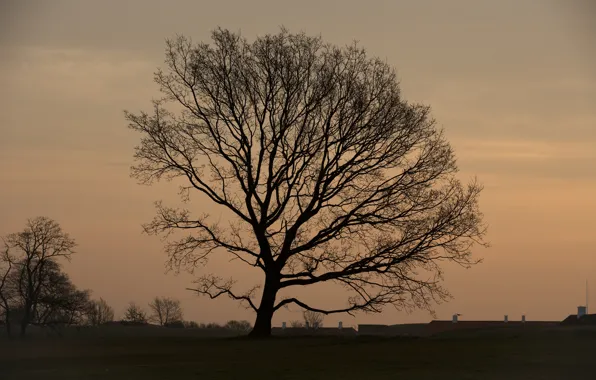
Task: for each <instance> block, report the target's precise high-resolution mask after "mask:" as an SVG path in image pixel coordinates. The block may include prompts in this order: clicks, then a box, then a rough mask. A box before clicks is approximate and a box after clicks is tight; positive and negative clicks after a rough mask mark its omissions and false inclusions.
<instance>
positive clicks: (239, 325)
mask: <svg viewBox="0 0 596 380" xmlns="http://www.w3.org/2000/svg"><path fill="white" fill-rule="evenodd" d="M224 327H225V328H226V329H228V330H234V331H238V332H241V333H249V332H250V330H251V329H252V326H251V325H250V322H249V321H235V320H231V321H228V322H227V323H226V324H225V326H224Z"/></svg>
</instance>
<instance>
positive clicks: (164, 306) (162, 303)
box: [149, 297, 182, 326]
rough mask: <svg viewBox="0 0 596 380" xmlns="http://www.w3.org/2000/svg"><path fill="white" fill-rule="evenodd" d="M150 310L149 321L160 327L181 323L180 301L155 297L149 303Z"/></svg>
mask: <svg viewBox="0 0 596 380" xmlns="http://www.w3.org/2000/svg"><path fill="white" fill-rule="evenodd" d="M149 308H150V309H151V317H150V319H151V320H152V321H154V322H156V323H159V324H160V325H161V326H165V325H167V324H171V323H172V322H177V321H182V307H181V306H180V301H178V300H175V299H173V298H168V297H155V299H154V300H153V301H152V302H151V303H149Z"/></svg>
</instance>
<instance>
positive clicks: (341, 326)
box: [337, 321, 344, 330]
mask: <svg viewBox="0 0 596 380" xmlns="http://www.w3.org/2000/svg"><path fill="white" fill-rule="evenodd" d="M343 327H344V324H343V322H342V321H339V325H338V326H337V328H338V329H340V330H341V329H342V328H343Z"/></svg>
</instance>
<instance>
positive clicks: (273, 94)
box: [126, 29, 484, 336]
mask: <svg viewBox="0 0 596 380" xmlns="http://www.w3.org/2000/svg"><path fill="white" fill-rule="evenodd" d="M212 39H213V44H212V45H209V44H206V43H199V44H193V43H192V41H191V40H190V39H188V38H185V37H183V36H179V37H177V38H175V39H173V40H169V41H168V42H167V49H166V61H165V63H166V66H167V67H166V69H165V70H159V71H157V73H156V75H155V78H156V82H157V84H158V85H159V86H160V89H161V91H162V92H163V93H164V98H163V99H161V100H157V101H155V102H154V107H153V111H152V113H151V114H148V113H144V112H142V113H139V114H132V113H129V112H126V118H127V120H128V121H129V122H130V124H129V126H130V128H132V129H133V130H135V131H138V132H140V133H141V134H142V139H141V143H140V145H139V146H137V148H136V152H135V159H136V164H135V165H134V166H133V168H132V175H133V176H134V177H135V178H137V179H138V180H139V181H140V182H141V183H144V184H151V183H153V182H154V181H158V180H160V179H168V180H171V179H182V183H183V185H182V187H181V195H182V197H183V200H185V201H189V196H190V194H197V195H200V196H201V197H202V198H201V199H202V201H204V200H207V201H210V202H212V203H213V204H214V205H216V206H219V207H220V210H222V211H226V212H227V213H228V214H226V217H227V219H228V223H227V226H225V225H222V224H221V222H218V221H216V220H215V219H214V218H212V217H210V216H209V215H206V214H205V215H199V216H193V215H191V213H190V211H189V210H186V209H177V208H171V207H167V206H165V205H163V204H162V203H160V202H158V203H157V204H156V208H157V216H156V217H155V219H154V220H153V221H152V222H151V223H149V224H147V225H145V226H144V228H145V231H146V232H147V233H149V234H164V235H165V236H166V237H167V236H169V235H170V234H171V233H173V232H175V231H179V232H187V233H188V235H186V236H184V237H182V238H180V239H170V240H169V242H168V243H167V244H166V252H167V254H168V266H169V267H170V268H172V269H176V270H180V269H187V270H190V271H192V270H194V269H195V268H197V267H201V266H203V265H204V264H205V263H206V262H207V260H208V258H209V257H210V256H211V255H212V254H218V255H220V254H222V253H224V252H225V253H227V254H229V255H231V257H232V258H234V259H237V260H241V261H242V262H244V263H246V265H248V266H252V267H255V268H258V269H260V270H261V271H262V275H263V282H262V283H261V284H259V285H257V286H255V287H253V288H250V289H248V290H246V291H238V290H237V289H235V288H234V281H233V279H224V278H222V277H220V276H218V275H216V274H209V275H205V276H203V277H200V278H198V279H197V280H196V285H197V286H196V287H195V288H194V289H193V290H195V291H196V292H198V293H200V294H205V295H208V296H209V297H211V298H216V297H219V296H222V295H226V296H229V297H231V298H233V299H235V300H239V301H242V302H244V303H245V304H246V305H247V306H248V307H250V308H252V309H254V310H255V311H256V314H257V317H256V321H255V324H254V328H253V330H252V332H251V335H253V336H268V335H270V331H271V318H272V316H273V314H274V312H275V311H276V310H279V309H280V308H282V307H284V306H288V305H290V304H296V305H298V306H300V307H302V308H304V309H307V310H311V311H317V312H321V313H326V314H328V313H341V312H348V313H352V312H356V311H365V312H379V311H380V310H381V308H382V307H383V305H387V304H393V305H395V306H396V307H401V308H414V307H424V308H427V309H430V307H431V303H432V302H433V301H437V302H438V301H441V300H443V299H445V298H446V297H448V293H447V291H446V290H445V289H444V288H443V287H441V285H440V279H441V273H442V271H441V267H440V263H441V262H444V261H451V262H456V263H458V264H461V265H464V266H469V265H471V264H474V263H476V262H477V261H476V260H475V259H474V258H472V256H471V247H472V246H473V245H474V244H475V243H479V244H484V243H483V241H482V237H483V234H484V226H483V225H482V217H481V213H480V212H479V210H478V206H477V200H478V196H479V193H480V191H481V186H480V185H479V184H478V183H476V181H472V182H471V183H470V184H468V185H467V186H464V185H462V184H461V183H460V181H459V180H458V179H457V178H456V173H457V166H456V162H455V158H454V154H453V151H452V149H451V147H450V145H449V143H448V142H447V141H446V140H445V137H444V135H443V133H442V131H441V129H439V128H438V127H437V126H436V124H435V122H434V120H433V119H432V118H431V117H430V110H429V107H426V106H423V105H418V104H410V103H408V102H406V101H405V100H403V99H402V97H401V94H400V89H399V85H398V82H397V79H396V74H395V72H394V70H393V69H392V68H391V67H389V66H388V65H387V64H386V63H385V62H383V61H381V60H380V59H371V58H368V57H367V55H366V53H365V51H364V50H363V49H361V48H359V47H358V46H357V45H355V44H354V45H351V46H347V47H344V48H339V47H336V46H332V45H329V44H325V43H323V41H322V40H321V38H318V37H309V36H306V35H304V34H291V33H289V32H288V31H286V30H282V31H281V32H280V33H278V34H276V35H266V36H263V37H259V38H257V39H256V40H255V41H254V42H252V43H249V42H247V41H246V40H245V39H244V38H243V37H242V36H241V35H239V34H235V33H232V32H229V31H227V30H222V29H218V30H215V31H214V32H213V34H212ZM172 104H174V105H175V106H176V107H178V108H177V110H178V111H175V110H174V108H167V106H168V105H172ZM228 216H229V217H228ZM170 237H171V236H170ZM321 282H333V283H337V284H341V285H343V286H344V287H345V288H346V289H347V290H348V292H349V293H350V296H349V298H348V302H347V304H346V305H345V307H339V308H324V307H320V306H313V305H310V304H307V303H305V302H303V301H301V300H300V299H298V298H296V297H283V298H281V299H280V296H281V293H282V292H285V291H287V290H288V289H291V288H292V287H296V286H307V285H313V284H318V283H321ZM261 288H262V289H261ZM257 289H260V291H261V295H260V301H259V300H258V299H256V298H255V297H257V296H258V295H257V294H256V291H257Z"/></svg>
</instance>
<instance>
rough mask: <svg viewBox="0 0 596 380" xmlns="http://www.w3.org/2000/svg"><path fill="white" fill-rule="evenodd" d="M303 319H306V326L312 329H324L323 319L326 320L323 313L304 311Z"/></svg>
mask: <svg viewBox="0 0 596 380" xmlns="http://www.w3.org/2000/svg"><path fill="white" fill-rule="evenodd" d="M302 319H304V326H306V327H309V328H311V329H318V328H320V327H323V319H325V317H324V315H323V313H318V312H316V311H312V310H304V311H303V312H302Z"/></svg>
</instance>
